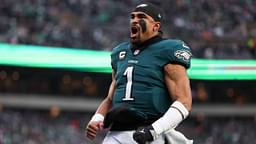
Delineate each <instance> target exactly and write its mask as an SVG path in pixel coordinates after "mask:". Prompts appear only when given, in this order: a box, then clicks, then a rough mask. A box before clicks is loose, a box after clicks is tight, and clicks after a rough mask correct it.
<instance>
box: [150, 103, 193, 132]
mask: <svg viewBox="0 0 256 144" xmlns="http://www.w3.org/2000/svg"><path fill="white" fill-rule="evenodd" d="M188 114H189V112H188V110H187V109H186V107H185V106H184V105H183V104H182V103H181V102H179V101H175V102H174V103H173V104H172V105H171V106H170V108H169V109H168V110H167V112H165V114H164V115H163V116H162V117H161V118H159V119H158V120H157V121H155V122H154V123H153V124H152V127H153V128H154V130H155V132H156V134H157V136H159V135H160V134H161V133H163V132H165V131H167V130H169V129H172V128H175V127H176V126H177V125H178V124H179V123H180V122H181V121H183V120H184V119H185V118H186V117H187V116H188Z"/></svg>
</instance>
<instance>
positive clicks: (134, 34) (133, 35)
mask: <svg viewBox="0 0 256 144" xmlns="http://www.w3.org/2000/svg"><path fill="white" fill-rule="evenodd" d="M139 30H140V28H139V27H138V26H136V25H134V26H132V27H131V35H130V36H131V38H132V39H134V38H136V37H137V36H138V34H139Z"/></svg>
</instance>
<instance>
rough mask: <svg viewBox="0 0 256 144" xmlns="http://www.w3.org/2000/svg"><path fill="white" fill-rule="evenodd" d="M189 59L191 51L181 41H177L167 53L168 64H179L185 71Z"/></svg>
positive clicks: (189, 61)
mask: <svg viewBox="0 0 256 144" xmlns="http://www.w3.org/2000/svg"><path fill="white" fill-rule="evenodd" d="M191 58H192V53H191V49H190V48H189V46H187V45H186V44H185V43H184V42H183V41H178V42H177V44H176V45H175V46H174V47H173V48H172V49H171V50H169V51H168V59H169V61H170V63H173V64H181V65H183V66H184V67H185V68H186V69H188V68H190V64H191Z"/></svg>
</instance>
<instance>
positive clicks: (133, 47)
mask: <svg viewBox="0 0 256 144" xmlns="http://www.w3.org/2000/svg"><path fill="white" fill-rule="evenodd" d="M161 40H163V38H162V37H161V36H159V35H157V36H154V37H152V38H150V39H148V40H147V41H145V42H143V43H141V44H132V45H131V50H132V52H133V53H134V51H135V50H140V51H143V50H144V49H146V48H147V47H148V46H149V45H151V44H154V43H157V42H159V41H161Z"/></svg>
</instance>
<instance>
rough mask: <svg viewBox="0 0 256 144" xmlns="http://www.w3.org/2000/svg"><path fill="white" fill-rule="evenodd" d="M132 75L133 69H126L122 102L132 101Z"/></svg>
mask: <svg viewBox="0 0 256 144" xmlns="http://www.w3.org/2000/svg"><path fill="white" fill-rule="evenodd" d="M132 75H133V67H127V68H126V70H125V72H124V76H126V78H127V83H126V89H125V97H124V98H123V100H124V101H130V100H134V98H132V97H131V92H132Z"/></svg>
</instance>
